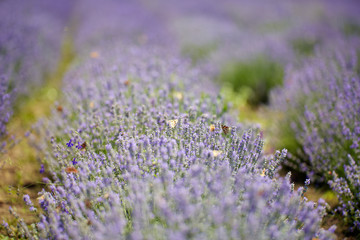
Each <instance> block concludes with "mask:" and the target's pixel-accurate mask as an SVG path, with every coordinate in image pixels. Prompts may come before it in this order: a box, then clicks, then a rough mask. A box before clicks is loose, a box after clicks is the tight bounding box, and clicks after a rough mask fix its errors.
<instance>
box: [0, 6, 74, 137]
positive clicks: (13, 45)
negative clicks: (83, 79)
mask: <svg viewBox="0 0 360 240" xmlns="http://www.w3.org/2000/svg"><path fill="white" fill-rule="evenodd" d="M71 7H72V1H61V3H60V2H56V3H50V2H49V1H45V0H31V1H20V0H14V1H13V0H11V1H1V2H0V32H1V34H0V74H1V76H0V81H1V82H0V94H1V100H0V104H1V105H0V136H2V135H4V134H5V133H6V126H5V125H6V123H7V122H8V121H9V119H10V116H11V115H12V108H13V102H14V101H15V100H16V97H17V96H19V95H24V94H25V95H27V94H30V93H31V92H32V91H33V90H34V89H35V88H37V87H39V86H40V85H41V84H42V83H43V82H44V76H45V75H46V74H49V73H51V72H52V71H54V69H55V67H56V64H57V62H58V60H59V56H60V50H61V45H62V41H63V34H64V28H65V26H66V24H67V21H68V19H69V17H70V12H71Z"/></svg>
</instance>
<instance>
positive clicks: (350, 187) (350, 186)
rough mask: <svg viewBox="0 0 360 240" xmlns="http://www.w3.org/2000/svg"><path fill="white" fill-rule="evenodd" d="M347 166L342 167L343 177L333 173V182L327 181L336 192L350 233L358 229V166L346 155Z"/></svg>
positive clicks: (359, 226)
mask: <svg viewBox="0 0 360 240" xmlns="http://www.w3.org/2000/svg"><path fill="white" fill-rule="evenodd" d="M348 161H349V162H348V164H349V165H345V166H344V171H345V177H339V176H338V175H337V174H336V172H334V173H333V174H334V178H333V180H330V181H329V184H330V186H331V188H332V189H333V190H334V191H336V192H337V194H338V198H339V202H340V206H339V207H338V208H337V211H338V212H340V214H341V215H342V216H344V217H345V220H346V222H347V223H348V224H350V225H351V229H350V230H352V231H354V230H356V229H357V230H359V229H360V202H359V199H360V166H359V163H356V162H355V161H354V159H353V158H352V157H351V156H350V155H348Z"/></svg>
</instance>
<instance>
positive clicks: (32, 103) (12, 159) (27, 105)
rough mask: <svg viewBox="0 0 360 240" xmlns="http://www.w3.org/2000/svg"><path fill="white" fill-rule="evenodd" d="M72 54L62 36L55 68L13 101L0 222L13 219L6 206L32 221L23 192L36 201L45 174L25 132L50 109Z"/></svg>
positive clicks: (0, 185) (0, 182) (0, 180)
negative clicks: (12, 143)
mask: <svg viewBox="0 0 360 240" xmlns="http://www.w3.org/2000/svg"><path fill="white" fill-rule="evenodd" d="M68 35H69V34H68ZM74 56H75V54H74V50H73V46H72V41H71V38H70V37H69V36H66V37H65V38H64V40H63V46H62V51H61V57H60V60H59V63H58V65H57V67H56V70H55V71H54V72H53V73H52V74H50V75H49V76H47V77H45V84H44V85H43V86H42V87H41V88H39V89H38V90H36V91H35V92H33V94H32V95H31V96H29V97H22V99H21V100H18V101H17V103H16V106H15V110H14V115H13V117H12V119H11V120H10V122H9V124H8V132H9V133H10V134H9V135H14V136H15V139H18V140H19V143H18V144H16V145H15V146H14V147H13V148H11V149H10V150H9V151H8V153H6V154H4V155H2V156H0V163H1V166H2V167H1V168H0V216H1V219H0V221H1V222H0V223H2V220H3V219H4V220H6V221H7V222H8V223H9V224H11V223H13V222H14V221H15V220H14V217H13V216H11V215H10V213H9V207H10V206H11V207H12V208H14V209H15V210H16V212H17V213H18V214H19V215H20V216H21V217H22V218H24V220H25V222H26V223H32V222H34V221H35V220H36V218H37V217H36V215H35V214H34V213H31V212H30V211H29V210H28V209H27V208H26V207H25V204H24V201H23V195H24V194H29V196H30V198H31V200H32V201H33V203H34V204H36V203H37V201H36V198H37V197H38V195H37V193H38V192H39V191H41V189H42V188H44V184H43V183H42V178H43V177H45V175H44V174H40V171H39V170H40V163H39V159H38V158H39V153H37V152H36V151H35V149H33V148H32V147H30V145H29V143H28V139H26V138H25V133H26V132H27V131H28V130H29V129H30V128H31V126H32V125H33V124H34V123H36V121H37V120H39V119H41V118H43V117H46V116H49V114H50V113H51V109H52V108H53V107H54V102H55V101H56V100H57V99H58V98H59V97H60V95H61V85H62V79H63V77H64V75H65V73H66V71H67V69H68V67H69V65H70V64H71V62H72V60H73V59H74ZM0 229H1V227H0ZM0 236H1V233H0Z"/></svg>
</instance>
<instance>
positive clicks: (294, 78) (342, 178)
mask: <svg viewBox="0 0 360 240" xmlns="http://www.w3.org/2000/svg"><path fill="white" fill-rule="evenodd" d="M332 47H333V49H332V51H328V50H326V49H329V48H325V50H323V51H321V50H320V51H319V52H318V53H317V55H316V57H314V58H312V59H309V60H307V61H306V62H304V64H303V66H302V67H301V68H299V69H297V70H295V71H292V72H289V74H288V78H287V83H286V84H287V85H286V86H285V87H284V89H282V92H283V93H277V94H276V97H275V101H274V105H275V106H277V107H279V108H281V110H282V111H284V112H285V113H286V114H285V122H286V124H285V125H288V126H290V127H291V129H292V131H293V133H294V137H295V138H296V141H297V142H298V144H299V146H301V149H300V151H298V152H293V155H297V157H293V158H292V162H289V165H290V166H291V167H293V168H296V169H297V170H300V171H302V172H305V173H307V175H308V176H309V177H310V178H311V179H313V180H317V181H322V182H326V181H328V180H332V181H331V182H330V185H331V186H332V188H333V189H334V190H335V191H336V192H337V193H338V198H339V200H340V202H341V204H342V206H341V207H340V208H341V209H342V210H341V211H342V212H343V213H344V216H345V217H349V219H353V217H354V216H356V217H355V218H356V219H357V220H356V221H357V222H358V220H359V216H358V213H355V212H356V211H355V210H353V209H354V208H355V209H358V208H359V203H360V201H359V198H358V197H350V198H349V196H359V193H360V189H359V186H358V185H357V184H358V183H357V182H358V181H359V172H358V166H359V161H360V158H359V149H360V148H359V145H360V78H359V73H360V68H359V66H360V65H359V62H360V60H359V59H358V57H359V55H358V49H359V47H360V44H359V40H358V39H353V40H349V41H341V42H339V43H338V44H337V46H336V47H334V46H332ZM348 156H349V157H348ZM349 159H353V160H349ZM350 199H351V200H350ZM348 200H350V202H349V201H348ZM345 209H346V210H345ZM345 213H346V214H345ZM349 221H350V222H351V221H352V220H349ZM357 222H353V223H354V224H356V225H357V226H359V224H358V223H357ZM358 229H360V228H358Z"/></svg>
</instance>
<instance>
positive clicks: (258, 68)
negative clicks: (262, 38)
mask: <svg viewBox="0 0 360 240" xmlns="http://www.w3.org/2000/svg"><path fill="white" fill-rule="evenodd" d="M283 77H284V69H283V67H282V66H281V65H280V64H279V63H277V62H275V61H272V60H270V59H269V58H267V57H263V56H259V57H257V58H254V59H252V60H249V61H241V62H232V63H229V64H227V65H225V66H224V67H223V69H222V70H221V72H220V75H219V77H218V79H219V81H221V83H225V84H229V85H231V86H232V88H233V89H234V91H235V92H239V93H240V92H244V91H245V92H247V93H248V98H247V102H248V103H249V104H250V105H252V106H257V105H260V104H262V103H268V100H269V92H270V90H271V89H272V88H274V87H275V86H278V85H281V84H282V82H283Z"/></svg>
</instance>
